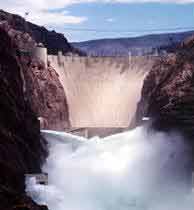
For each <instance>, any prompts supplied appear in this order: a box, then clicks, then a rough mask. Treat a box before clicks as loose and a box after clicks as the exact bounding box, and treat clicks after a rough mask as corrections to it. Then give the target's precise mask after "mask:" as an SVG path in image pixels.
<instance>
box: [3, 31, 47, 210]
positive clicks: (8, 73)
mask: <svg viewBox="0 0 194 210" xmlns="http://www.w3.org/2000/svg"><path fill="white" fill-rule="evenodd" d="M0 42H1V45H0V168H1V170H0V209H2V210H5V209H6V210H9V209H10V210H11V209H15V210H16V209H34V210H40V209H46V207H44V206H38V205H36V204H35V203H34V202H33V201H32V200H31V199H30V198H28V197H27V196H26V195H25V189H24V188H25V186H24V174H25V173H38V172H40V168H41V163H42V162H43V160H44V158H45V156H46V149H45V145H46V143H45V141H44V139H42V137H41V136H40V127H39V121H38V119H37V117H36V115H35V114H34V112H33V111H32V109H31V107H30V105H29V103H28V101H27V100H25V95H24V91H23V90H24V89H23V87H24V86H23V85H24V84H23V78H22V69H21V65H20V62H21V61H20V59H19V58H18V57H17V56H16V49H17V47H16V46H15V44H14V43H13V42H12V40H11V38H10V37H9V36H8V34H7V32H5V31H4V30H3V29H1V28H0Z"/></svg>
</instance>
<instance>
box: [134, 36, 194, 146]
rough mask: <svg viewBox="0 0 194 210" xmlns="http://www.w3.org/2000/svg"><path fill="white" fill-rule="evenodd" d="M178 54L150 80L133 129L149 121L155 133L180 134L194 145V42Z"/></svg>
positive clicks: (156, 68) (161, 63)
mask: <svg viewBox="0 0 194 210" xmlns="http://www.w3.org/2000/svg"><path fill="white" fill-rule="evenodd" d="M177 50H178V51H177V53H176V54H174V55H171V56H168V57H167V58H164V59H161V60H160V61H159V62H158V63H157V64H156V65H155V66H154V67H153V68H152V70H151V71H150V73H149V74H148V76H147V77H146V79H145V81H144V85H143V89H142V96H141V101H140V102H139V104H138V109H137V112H136V116H135V120H134V122H135V124H134V125H133V126H135V125H140V124H141V123H142V118H143V117H149V118H150V119H151V122H152V127H154V128H155V129H159V130H178V131H179V132H181V133H182V134H183V135H185V136H186V137H188V139H190V143H191V144H192V145H194V141H193V138H194V39H193V38H192V39H189V40H187V41H185V42H184V43H183V44H182V47H180V48H179V49H177Z"/></svg>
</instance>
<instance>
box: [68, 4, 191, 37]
mask: <svg viewBox="0 0 194 210" xmlns="http://www.w3.org/2000/svg"><path fill="white" fill-rule="evenodd" d="M67 9H68V10H69V12H70V13H71V14H74V15H75V14H76V15H78V16H86V17H87V21H83V22H82V23H80V24H76V25H73V26H72V25H71V24H66V25H65V26H64V28H75V29H78V30H79V29H97V30H98V32H92V31H84V32H83V31H78V32H76V31H72V30H64V34H66V36H68V38H69V39H71V40H89V39H98V38H106V37H129V36H137V35H143V34H147V33H156V31H155V30H158V29H161V30H162V31H161V32H164V31H163V29H165V30H166V29H171V28H172V29H174V28H185V27H186V28H187V27H191V28H192V27H194V4H181V5H180V4H160V3H145V4H121V3H117V4H102V3H89V4H80V5H73V6H70V7H69V8H67ZM101 31H114V32H101ZM128 31H129V32H128ZM158 32H160V31H158Z"/></svg>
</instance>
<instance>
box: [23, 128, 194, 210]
mask: <svg viewBox="0 0 194 210" xmlns="http://www.w3.org/2000/svg"><path fill="white" fill-rule="evenodd" d="M44 134H45V136H46V137H47V139H48V142H49V145H50V146H49V157H48V159H47V161H46V163H45V165H44V167H43V171H44V172H47V173H48V174H49V185H48V186H43V185H37V184H36V183H35V180H33V179H31V180H30V181H29V182H28V183H27V186H26V191H27V192H28V194H29V195H30V196H31V197H32V198H33V199H34V200H35V201H36V202H38V203H39V204H46V205H47V206H48V207H49V209H50V210H191V209H193V203H192V195H191V193H190V192H188V191H187V186H188V185H187V182H186V176H187V175H186V173H185V171H186V170H185V168H187V167H188V165H187V164H188V161H189V159H188V157H187V155H186V153H188V151H187V148H186V147H185V146H184V143H183V141H182V139H181V137H179V136H178V135H175V134H172V135H166V134H163V133H150V132H148V131H147V130H146V129H145V128H137V129H135V130H132V131H129V132H126V133H123V134H117V135H113V136H110V137H107V138H104V139H100V138H97V137H96V138H93V139H91V140H87V139H84V138H81V137H75V136H72V135H69V134H65V133H59V132H52V131H47V132H46V131H45V132H44ZM193 197H194V195H193Z"/></svg>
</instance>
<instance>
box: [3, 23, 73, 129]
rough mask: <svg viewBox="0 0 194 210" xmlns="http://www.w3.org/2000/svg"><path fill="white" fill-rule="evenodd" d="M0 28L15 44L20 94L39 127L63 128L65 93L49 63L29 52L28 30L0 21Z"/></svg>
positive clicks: (65, 123)
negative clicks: (39, 123) (37, 121)
mask: <svg viewBox="0 0 194 210" xmlns="http://www.w3.org/2000/svg"><path fill="white" fill-rule="evenodd" d="M0 28H3V29H4V30H5V31H6V32H7V34H8V35H9V37H10V38H11V39H12V41H13V42H14V43H15V45H16V47H15V48H16V51H17V57H18V58H20V67H21V69H22V79H23V91H24V95H25V98H26V100H28V102H29V104H30V105H31V107H32V110H33V111H34V112H35V113H36V115H37V117H38V118H39V119H40V121H41V128H45V129H53V130H64V128H67V127H69V114H68V107H67V101H66V95H65V92H64V89H63V87H62V85H61V83H60V81H59V78H58V74H57V73H56V71H55V70H54V69H53V68H52V67H51V66H50V65H49V66H45V65H44V64H43V62H42V61H41V60H38V59H37V58H33V56H32V55H31V54H30V51H31V50H32V49H33V48H34V47H35V45H36V41H35V40H34V39H33V38H32V37H31V36H30V35H29V34H28V33H26V32H21V31H17V30H15V29H13V27H12V26H10V25H9V24H8V22H4V23H2V24H1V25H0Z"/></svg>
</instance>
